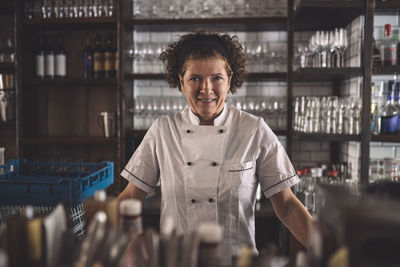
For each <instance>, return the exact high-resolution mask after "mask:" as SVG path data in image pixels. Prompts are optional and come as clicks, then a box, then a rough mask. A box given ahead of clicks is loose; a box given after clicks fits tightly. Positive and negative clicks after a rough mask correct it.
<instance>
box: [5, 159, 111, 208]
mask: <svg viewBox="0 0 400 267" xmlns="http://www.w3.org/2000/svg"><path fill="white" fill-rule="evenodd" d="M113 167H114V164H113V163H112V162H109V161H103V162H101V163H99V164H95V163H68V162H29V161H27V160H24V159H21V160H11V161H10V162H8V163H7V164H5V165H0V205H13V206H25V205H32V206H39V207H53V206H56V205H57V204H58V203H61V202H67V203H68V204H70V205H71V206H72V207H75V206H77V205H79V204H81V203H82V202H83V201H84V200H85V199H86V198H88V197H91V196H93V195H94V193H95V192H96V191H97V190H101V189H105V188H107V187H108V186H109V185H111V184H112V183H113V182H114V168H113Z"/></svg>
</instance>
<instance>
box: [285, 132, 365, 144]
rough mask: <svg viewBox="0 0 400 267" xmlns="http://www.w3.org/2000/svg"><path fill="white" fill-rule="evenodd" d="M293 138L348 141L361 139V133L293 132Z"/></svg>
mask: <svg viewBox="0 0 400 267" xmlns="http://www.w3.org/2000/svg"><path fill="white" fill-rule="evenodd" d="M292 138H293V139H299V140H304V141H327V142H349V141H361V135H348V134H315V133H313V134H306V133H299V132H293V134H292Z"/></svg>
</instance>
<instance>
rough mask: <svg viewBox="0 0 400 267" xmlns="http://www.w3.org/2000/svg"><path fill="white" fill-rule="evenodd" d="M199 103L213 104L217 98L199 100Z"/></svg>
mask: <svg viewBox="0 0 400 267" xmlns="http://www.w3.org/2000/svg"><path fill="white" fill-rule="evenodd" d="M197 100H198V101H201V102H205V103H211V102H213V101H214V100H216V99H215V98H213V99H197Z"/></svg>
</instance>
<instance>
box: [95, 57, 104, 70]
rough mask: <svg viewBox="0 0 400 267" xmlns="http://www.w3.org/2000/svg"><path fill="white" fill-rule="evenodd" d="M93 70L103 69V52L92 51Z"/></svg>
mask: <svg viewBox="0 0 400 267" xmlns="http://www.w3.org/2000/svg"><path fill="white" fill-rule="evenodd" d="M93 58H94V64H93V65H94V66H93V69H94V71H104V54H102V53H94V56H93Z"/></svg>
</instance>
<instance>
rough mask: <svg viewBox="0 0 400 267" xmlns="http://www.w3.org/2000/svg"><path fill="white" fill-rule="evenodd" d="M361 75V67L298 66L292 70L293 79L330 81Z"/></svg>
mask: <svg viewBox="0 0 400 267" xmlns="http://www.w3.org/2000/svg"><path fill="white" fill-rule="evenodd" d="M358 76H362V70H361V68H350V67H348V68H300V69H297V70H296V71H294V73H293V78H294V80H295V81H308V82H310V81H311V82H312V81H331V80H339V79H348V78H353V77H358Z"/></svg>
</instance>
